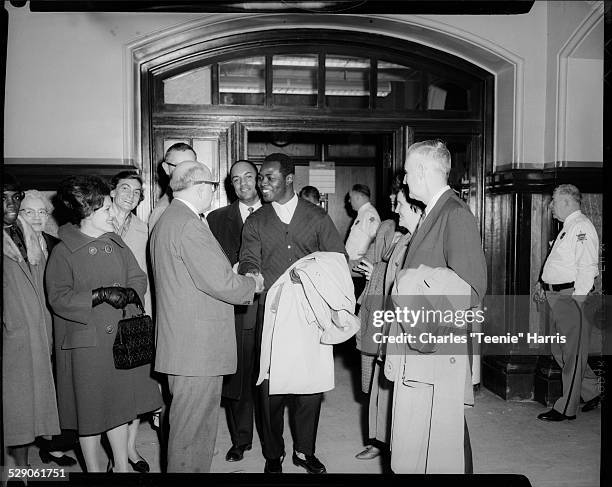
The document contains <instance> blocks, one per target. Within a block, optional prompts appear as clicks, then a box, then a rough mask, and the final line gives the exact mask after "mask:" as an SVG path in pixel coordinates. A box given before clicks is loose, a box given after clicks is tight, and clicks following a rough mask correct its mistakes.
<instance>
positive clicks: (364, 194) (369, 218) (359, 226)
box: [346, 184, 380, 267]
mask: <svg viewBox="0 0 612 487" xmlns="http://www.w3.org/2000/svg"><path fill="white" fill-rule="evenodd" d="M349 197H350V203H351V206H352V207H353V210H355V211H356V212H357V218H355V222H354V223H353V226H352V227H351V231H350V233H349V236H348V238H347V239H346V253H347V254H348V256H349V260H350V261H356V262H351V264H357V263H359V260H360V259H361V258H362V257H363V256H364V255H365V254H366V252H367V251H368V247H369V246H370V244H371V243H372V241H373V240H374V237H375V236H376V230H378V226H379V225H380V216H378V212H377V211H376V208H374V206H372V203H370V188H368V187H367V186H366V185H365V184H356V185H354V186H353V188H352V189H351V191H350V192H349ZM351 267H352V265H351Z"/></svg>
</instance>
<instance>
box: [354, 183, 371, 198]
mask: <svg viewBox="0 0 612 487" xmlns="http://www.w3.org/2000/svg"><path fill="white" fill-rule="evenodd" d="M351 191H355V192H356V193H361V194H362V195H364V196H365V197H366V198H368V199H370V196H371V194H372V193H370V188H368V187H367V186H366V185H365V184H355V185H354V186H353V187H352V188H351Z"/></svg>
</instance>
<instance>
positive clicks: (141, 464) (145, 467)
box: [128, 457, 150, 473]
mask: <svg viewBox="0 0 612 487" xmlns="http://www.w3.org/2000/svg"><path fill="white" fill-rule="evenodd" d="M128 463H129V464H130V465H131V466H132V468H133V469H134V471H135V472H138V473H148V472H149V470H150V467H149V464H148V463H147V461H146V460H145V459H144V458H142V457H141V458H140V460H138V461H136V462H133V461H132V460H130V459H129V458H128Z"/></svg>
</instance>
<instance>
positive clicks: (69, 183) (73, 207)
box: [57, 176, 110, 225]
mask: <svg viewBox="0 0 612 487" xmlns="http://www.w3.org/2000/svg"><path fill="white" fill-rule="evenodd" d="M109 194H110V188H109V187H108V185H107V184H106V183H105V182H104V180H102V179H101V178H99V177H97V176H72V177H69V178H67V179H64V180H63V181H62V182H61V183H60V187H59V189H58V190H57V200H58V202H59V203H60V204H61V205H62V206H63V207H64V208H65V210H66V211H65V214H66V218H67V219H68V221H70V222H72V223H74V224H76V225H78V224H79V223H81V220H83V219H84V218H87V217H88V216H89V215H91V214H92V213H93V212H94V211H96V210H97V209H99V208H101V207H102V205H103V204H104V197H105V196H109Z"/></svg>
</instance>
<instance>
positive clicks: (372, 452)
mask: <svg viewBox="0 0 612 487" xmlns="http://www.w3.org/2000/svg"><path fill="white" fill-rule="evenodd" d="M380 454H381V451H380V448H376V447H375V446H374V445H368V446H366V447H365V450H363V451H361V452H359V453H357V455H355V458H356V459H357V460H372V458H376V457H378V456H380Z"/></svg>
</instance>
